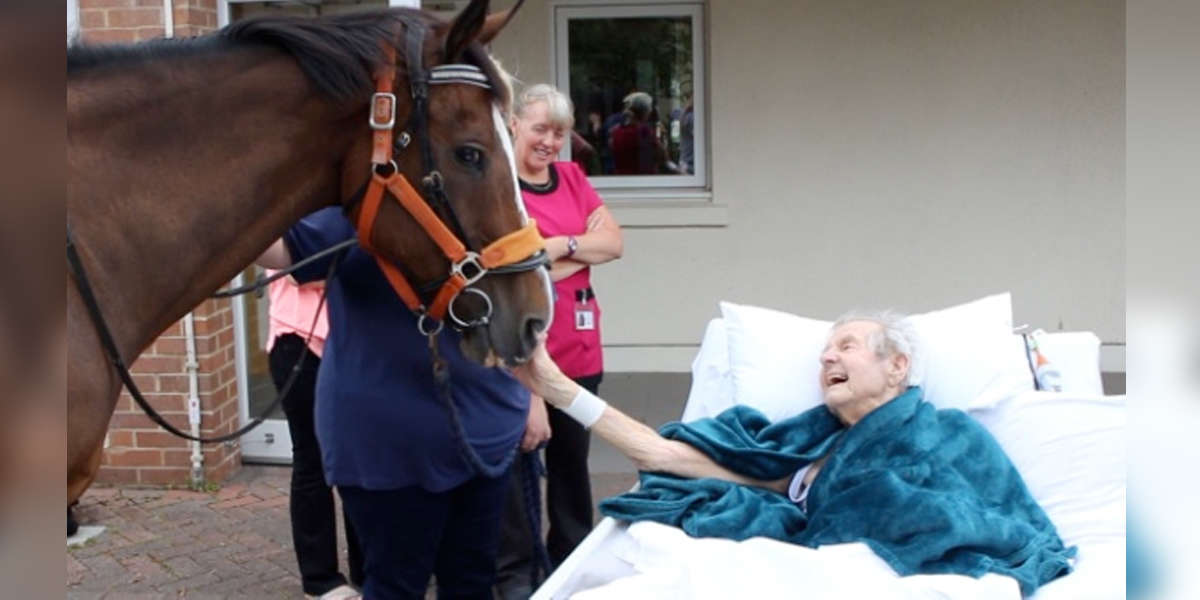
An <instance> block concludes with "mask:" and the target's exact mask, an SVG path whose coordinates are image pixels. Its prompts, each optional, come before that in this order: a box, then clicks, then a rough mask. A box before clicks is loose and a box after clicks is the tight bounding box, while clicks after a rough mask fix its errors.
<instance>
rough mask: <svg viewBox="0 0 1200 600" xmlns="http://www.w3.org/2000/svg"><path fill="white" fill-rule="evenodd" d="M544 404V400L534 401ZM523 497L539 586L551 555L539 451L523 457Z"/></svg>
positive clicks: (532, 572) (532, 578)
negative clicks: (544, 525)
mask: <svg viewBox="0 0 1200 600" xmlns="http://www.w3.org/2000/svg"><path fill="white" fill-rule="evenodd" d="M533 401H534V402H543V400H536V399H535V400H533ZM521 463H522V464H521V467H522V468H521V495H522V497H523V498H524V499H525V518H526V520H528V521H529V531H530V532H531V533H532V536H531V537H532V538H533V560H531V561H529V582H530V584H531V585H532V586H538V585H540V584H541V582H542V581H543V577H548V576H549V575H550V571H551V568H550V553H549V552H547V551H546V544H545V542H543V541H542V486H541V478H542V477H545V476H546V465H544V464H542V460H541V458H539V457H538V450H534V451H532V452H526V453H525V454H524V455H523V456H521Z"/></svg>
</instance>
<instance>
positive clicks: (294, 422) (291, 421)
mask: <svg viewBox="0 0 1200 600" xmlns="http://www.w3.org/2000/svg"><path fill="white" fill-rule="evenodd" d="M323 290H324V284H321V283H310V284H306V285H298V284H297V283H296V280H294V279H292V278H291V277H290V276H289V277H283V278H280V279H276V280H275V281H273V282H271V286H270V288H269V293H270V294H269V297H270V300H271V302H270V309H269V312H270V322H271V323H270V334H269V335H268V336H267V353H268V357H269V359H270V366H271V379H272V380H273V381H274V382H275V389H276V390H277V391H283V390H282V388H283V386H284V385H285V384H286V383H287V380H288V379H289V378H290V377H291V376H292V370H293V369H294V368H295V367H296V366H297V364H299V365H300V372H299V373H298V374H297V375H296V381H295V382H294V383H293V384H292V387H291V389H290V390H289V391H288V394H287V396H285V397H284V398H283V412H284V414H285V415H287V422H288V431H289V432H290V433H291V436H292V482H291V500H290V501H289V504H288V509H289V510H288V513H289V516H290V517H291V521H292V546H293V548H294V549H295V551H296V562H297V563H298V564H299V567H300V583H301V586H302V587H303V588H304V594H305V596H307V597H310V598H323V599H331V600H332V599H339V598H356V597H358V591H357V590H355V589H354V588H352V587H350V585H349V583H352V584H354V585H358V586H361V585H362V582H363V559H362V555H361V553H360V552H359V549H358V539H357V536H356V535H355V534H354V530H353V529H352V528H351V526H350V519H345V524H346V546H347V548H348V549H349V558H348V563H349V566H350V581H349V582H347V580H346V577H345V576H343V575H342V574H341V573H340V572H339V571H338V555H337V517H336V514H335V513H334V504H333V490H331V489H330V488H329V485H327V484H326V483H325V469H324V468H323V467H322V465H321V449H320V447H319V446H318V445H317V434H316V428H315V426H314V420H313V407H314V406H315V404H316V395H315V392H316V384H317V370H318V369H319V368H320V365H321V351H322V350H323V349H324V347H325V337H326V335H327V334H328V332H329V322H328V320H327V319H328V316H327V314H326V311H325V310H324V309H322V310H321V311H320V314H318V313H317V309H318V307H320V304H321V293H322V292H323ZM314 317H315V318H314ZM310 332H311V335H310ZM306 342H307V343H306ZM301 360H303V362H300V361H301Z"/></svg>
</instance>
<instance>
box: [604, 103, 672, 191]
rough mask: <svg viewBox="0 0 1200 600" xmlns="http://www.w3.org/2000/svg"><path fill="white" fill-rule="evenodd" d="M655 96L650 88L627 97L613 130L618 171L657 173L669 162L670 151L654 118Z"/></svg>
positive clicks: (614, 162)
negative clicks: (663, 141) (659, 133)
mask: <svg viewBox="0 0 1200 600" xmlns="http://www.w3.org/2000/svg"><path fill="white" fill-rule="evenodd" d="M653 112H654V99H653V98H651V97H650V94H647V93H646V92H633V93H632V94H629V95H628V96H626V97H625V111H624V112H623V113H622V117H621V122H620V123H619V124H618V125H617V126H615V127H613V128H612V130H611V131H610V132H609V136H608V137H609V147H610V148H611V149H612V154H613V174H614V175H654V174H656V173H658V172H659V166H660V165H663V164H665V163H666V151H665V150H664V149H663V146H662V143H661V142H660V141H659V137H658V132H657V130H656V127H655V125H654V123H653V122H652V120H651V115H652V114H653Z"/></svg>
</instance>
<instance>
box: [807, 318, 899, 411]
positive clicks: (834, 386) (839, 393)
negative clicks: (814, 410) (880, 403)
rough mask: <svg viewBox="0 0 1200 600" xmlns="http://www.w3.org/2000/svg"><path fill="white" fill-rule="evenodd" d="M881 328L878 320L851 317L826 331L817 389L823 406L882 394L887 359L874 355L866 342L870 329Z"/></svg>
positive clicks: (831, 405) (883, 392) (885, 388)
mask: <svg viewBox="0 0 1200 600" xmlns="http://www.w3.org/2000/svg"><path fill="white" fill-rule="evenodd" d="M881 330H882V326H881V325H880V324H878V323H874V322H871V321H851V322H849V323H845V324H843V325H841V326H840V327H838V328H837V329H834V330H833V333H831V334H830V335H829V342H828V343H827V344H826V345H825V350H824V351H823V352H822V353H821V393H822V395H823V396H824V398H825V404H826V405H827V406H830V407H837V406H844V405H847V404H851V403H854V402H860V401H862V400H864V399H867V398H876V397H881V396H884V395H886V392H887V390H888V388H889V385H888V367H889V361H888V360H887V359H886V358H879V357H878V356H876V355H875V351H874V350H872V349H871V347H870V345H869V344H868V343H867V341H868V339H869V338H870V336H871V334H872V333H876V332H879V331H881ZM888 399H890V398H883V400H888Z"/></svg>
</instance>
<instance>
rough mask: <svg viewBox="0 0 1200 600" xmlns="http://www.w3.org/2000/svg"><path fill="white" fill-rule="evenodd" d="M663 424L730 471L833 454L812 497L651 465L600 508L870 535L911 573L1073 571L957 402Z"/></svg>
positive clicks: (846, 537) (819, 534) (721, 530)
mask: <svg viewBox="0 0 1200 600" xmlns="http://www.w3.org/2000/svg"><path fill="white" fill-rule="evenodd" d="M660 433H662V435H663V436H664V437H667V438H670V439H676V440H680V441H683V442H686V443H688V444H691V445H692V446H695V447H696V448H698V449H700V450H701V451H702V452H704V453H705V454H707V455H708V456H709V457H711V458H712V459H713V460H715V461H716V462H718V463H720V464H721V465H723V466H725V467H726V468H728V469H730V470H732V471H735V472H737V473H741V474H742V475H745V476H748V477H753V478H755V479H761V480H766V481H771V480H777V479H781V478H784V477H789V476H791V475H792V474H794V473H795V472H796V470H797V469H799V468H801V467H803V466H804V465H806V464H808V463H810V462H812V461H813V460H816V459H817V458H819V457H821V456H823V455H825V454H826V453H828V454H829V458H828V459H827V460H826V462H825V464H824V466H823V467H822V468H821V470H820V472H819V473H818V475H817V477H816V479H815V480H814V481H813V483H812V487H811V489H810V490H809V493H808V499H807V506H806V507H805V508H806V510H805V508H802V507H801V506H799V505H797V504H795V503H793V502H791V501H790V500H789V499H788V498H787V497H786V496H784V495H782V494H779V493H777V492H773V491H770V490H766V489H762V488H757V487H750V486H743V485H738V484H734V483H730V482H726V481H723V480H718V479H682V478H678V477H673V476H670V475H664V474H659V473H641V476H640V481H641V486H640V488H639V489H638V490H636V491H633V492H627V493H625V494H621V495H619V496H614V497H612V498H609V499H606V500H604V501H603V502H601V503H600V510H601V512H603V513H604V514H606V515H609V516H611V517H615V518H617V519H622V520H626V521H642V520H650V521H657V522H660V523H666V524H669V525H674V526H677V527H680V528H682V529H683V530H684V531H686V532H687V533H688V534H689V535H691V536H694V537H721V538H728V539H734V540H743V539H747V538H751V537H756V536H765V537H770V538H775V539H778V540H783V541H786V542H791V543H795V544H801V545H804V546H809V547H814V548H815V547H817V546H821V545H826V544H838V543H845V542H863V543H865V544H867V545H868V546H870V547H871V549H872V550H874V551H875V553H876V554H878V555H879V556H880V557H881V558H882V559H883V560H885V561H887V563H888V564H889V565H891V566H892V568H893V569H895V570H896V572H897V573H899V574H900V575H911V574H915V573H954V574H960V575H969V576H972V577H979V576H982V575H983V574H985V573H988V572H992V573H1000V574H1003V575H1009V576H1011V577H1013V578H1014V579H1016V580H1017V582H1018V583H1019V584H1020V586H1021V593H1022V594H1025V595H1027V596H1028V595H1030V594H1032V593H1033V592H1034V591H1035V590H1036V589H1037V587H1038V586H1040V585H1042V584H1044V583H1046V582H1048V581H1050V580H1052V579H1054V578H1056V577H1058V576H1060V575H1064V574H1066V573H1068V572H1070V569H1071V567H1070V563H1069V562H1068V560H1067V559H1068V558H1070V557H1073V556H1074V555H1075V548H1074V547H1071V548H1064V547H1063V543H1062V540H1061V539H1059V537H1058V533H1057V532H1056V531H1055V529H1054V525H1053V524H1052V523H1051V522H1050V520H1049V519H1048V518H1047V517H1046V514H1045V513H1044V512H1043V511H1042V509H1041V507H1039V506H1038V505H1037V502H1035V501H1034V499H1033V497H1032V496H1030V494H1029V491H1028V490H1027V489H1026V487H1025V483H1024V482H1023V481H1022V480H1021V476H1020V474H1018V473H1017V470H1016V468H1015V467H1013V465H1012V463H1011V462H1010V461H1009V460H1008V457H1007V456H1006V455H1005V454H1004V451H1003V450H1002V449H1001V448H1000V445H999V444H997V443H996V440H995V439H994V438H992V436H991V434H989V433H988V432H987V430H985V429H984V428H983V427H982V426H981V425H979V424H978V423H977V422H975V421H974V420H973V419H971V418H970V417H968V416H967V415H966V414H965V413H963V412H962V411H958V410H935V409H934V408H933V406H932V405H930V404H929V403H927V402H925V401H924V400H923V399H922V396H921V390H920V388H918V387H912V388H909V389H908V390H907V391H906V392H905V393H903V394H901V395H900V396H897V397H896V398H894V399H893V400H892V401H890V402H888V403H887V404H884V405H883V406H881V407H879V408H877V409H875V410H874V411H872V412H871V413H870V414H868V415H867V416H866V417H864V418H863V419H861V420H860V421H859V422H858V423H856V424H855V425H854V426H853V427H850V428H846V427H844V426H843V425H842V424H841V422H840V421H838V420H837V418H836V417H834V415H833V414H832V413H831V412H830V411H829V410H828V409H826V408H825V407H824V406H820V407H817V408H814V409H812V410H809V411H807V412H804V413H802V414H800V415H797V416H795V417H792V418H790V419H785V420H782V421H779V422H777V423H774V424H772V423H770V422H768V421H767V419H766V417H764V416H763V415H762V413H760V412H758V411H757V410H754V409H752V408H749V407H746V406H735V407H733V408H731V409H729V410H726V411H725V412H723V413H721V414H720V415H718V416H716V417H715V418H711V419H702V420H699V421H695V422H692V423H687V424H684V423H679V422H672V423H667V424H666V425H664V426H663V427H662V429H661V430H660Z"/></svg>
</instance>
